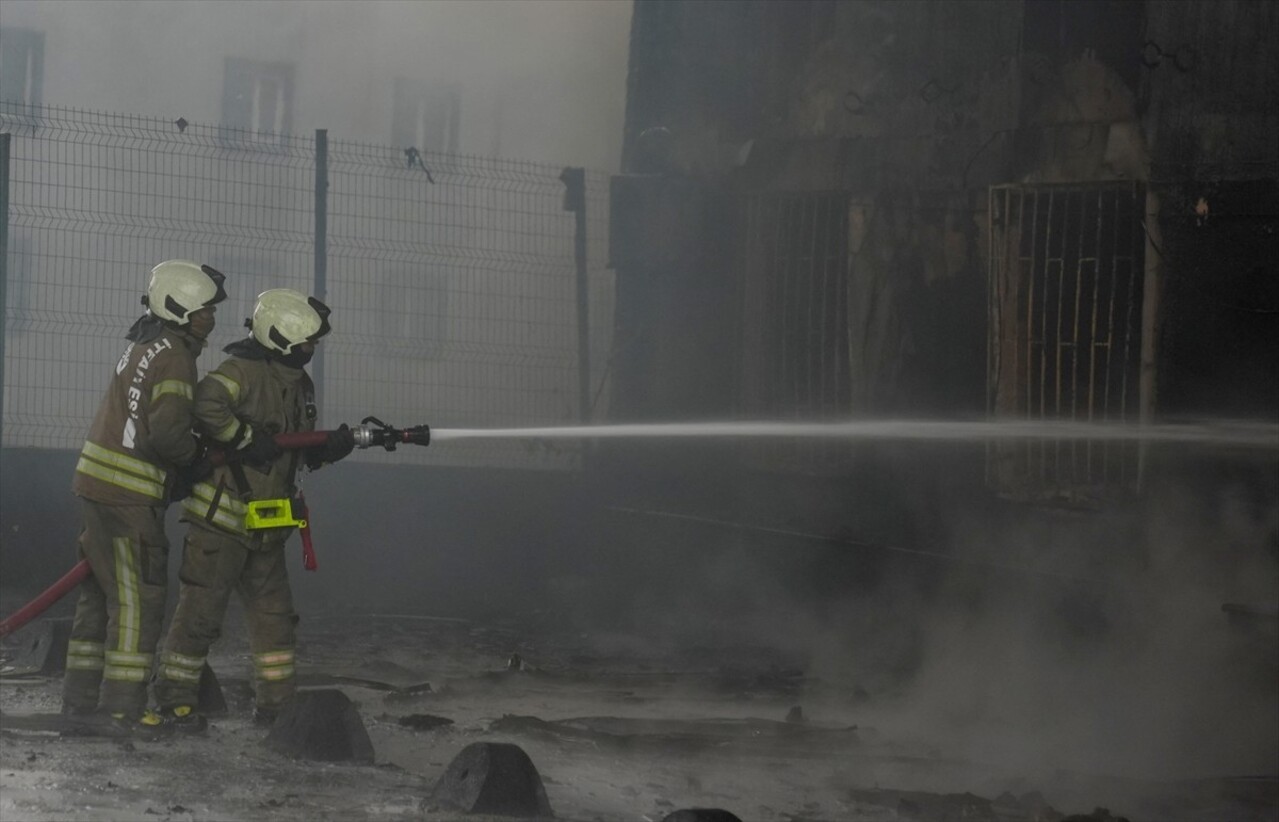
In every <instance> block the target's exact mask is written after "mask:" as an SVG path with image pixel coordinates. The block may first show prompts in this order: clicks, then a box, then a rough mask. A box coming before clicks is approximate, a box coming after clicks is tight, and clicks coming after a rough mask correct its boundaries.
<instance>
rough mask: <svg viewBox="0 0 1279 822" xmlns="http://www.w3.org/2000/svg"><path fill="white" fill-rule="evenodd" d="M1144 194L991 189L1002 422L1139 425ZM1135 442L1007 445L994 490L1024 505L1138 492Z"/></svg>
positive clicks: (990, 371)
mask: <svg viewBox="0 0 1279 822" xmlns="http://www.w3.org/2000/svg"><path fill="white" fill-rule="evenodd" d="M1144 203H1145V196H1144V191H1143V189H1142V188H1141V186H1140V185H1138V184H1137V183H1134V182H1116V183H1087V184H1077V185H1076V184H1067V185H1007V186H995V187H992V188H991V190H990V211H989V214H990V232H991V233H990V249H991V253H990V268H989V278H988V300H989V302H988V305H989V335H988V341H989V343H988V358H987V407H988V411H989V412H990V415H991V417H992V418H993V419H1016V420H1068V421H1079V422H1112V423H1115V422H1122V423H1135V422H1138V421H1139V420H1140V419H1142V418H1143V414H1142V411H1143V409H1144V408H1148V404H1149V402H1150V397H1148V396H1144V395H1143V391H1142V388H1141V379H1140V376H1141V374H1140V371H1141V362H1142V339H1143V337H1142V314H1143V312H1142V301H1143V278H1144V266H1143V258H1144V250H1145V238H1144V234H1143V231H1142V227H1141V226H1142V211H1143V207H1144ZM1140 464H1141V453H1140V447H1139V445H1138V444H1136V443H1128V442H1125V443H1114V442H1100V441H1068V442H1061V441H1055V442H1054V441H1043V440H1040V441H1033V442H1024V443H1001V444H998V445H993V446H991V447H990V449H989V451H988V453H987V466H986V468H987V470H986V476H987V484H988V485H989V486H990V487H991V488H992V489H993V490H995V491H996V492H997V493H999V494H1000V495H1002V496H1006V497H1011V498H1015V499H1035V500H1059V501H1071V502H1086V501H1096V500H1100V499H1103V498H1108V497H1113V496H1114V495H1116V494H1117V493H1118V494H1122V493H1125V492H1132V491H1136V490H1137V489H1138V487H1139V484H1140Z"/></svg>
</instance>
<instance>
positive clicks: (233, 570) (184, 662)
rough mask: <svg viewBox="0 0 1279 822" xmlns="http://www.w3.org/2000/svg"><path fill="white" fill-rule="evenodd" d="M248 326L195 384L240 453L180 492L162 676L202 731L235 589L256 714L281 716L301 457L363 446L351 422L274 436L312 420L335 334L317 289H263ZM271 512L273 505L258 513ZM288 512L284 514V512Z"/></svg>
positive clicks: (172, 715) (161, 686) (227, 444)
mask: <svg viewBox="0 0 1279 822" xmlns="http://www.w3.org/2000/svg"><path fill="white" fill-rule="evenodd" d="M246 324H247V325H248V326H249V336H248V337H247V338H246V339H243V340H240V341H239V342H235V343H232V344H231V345H229V346H227V347H226V349H225V350H226V352H227V353H228V354H230V355H231V356H230V357H229V358H227V359H226V360H225V361H223V362H222V364H221V365H219V366H218V367H217V368H216V369H214V370H213V371H212V372H210V373H209V374H208V375H207V376H206V377H205V378H204V379H203V380H201V381H200V384H199V385H198V386H197V387H196V391H195V406H196V407H195V417H196V427H197V430H199V431H201V432H202V433H204V434H206V435H207V436H209V437H210V438H212V439H213V440H215V441H217V442H218V443H220V444H221V445H222V446H223V447H224V448H225V449H226V450H227V451H228V453H230V454H232V455H234V456H238V457H239V458H238V459H236V458H234V456H233V458H232V459H230V460H229V461H228V463H227V464H226V465H224V466H221V467H219V468H217V469H216V470H215V472H214V473H213V476H211V477H210V478H209V479H208V480H206V481H204V482H201V483H199V484H197V485H196V486H195V488H194V490H193V491H192V494H191V496H190V497H188V498H187V500H186V501H185V502H184V503H183V506H182V508H183V513H182V519H183V521H185V522H187V523H189V528H188V531H187V540H186V550H185V552H184V555H183V560H182V569H181V573H180V579H181V581H182V584H181V588H180V590H179V594H178V606H177V610H176V612H175V613H174V615H173V622H172V624H171V625H170V627H169V633H168V636H167V637H166V639H165V643H164V651H163V653H162V654H161V657H160V667H159V672H158V679H157V682H156V696H157V699H158V700H159V703H160V707H161V710H162V713H164V714H165V715H166V717H167V718H168V720H169V721H170V723H171V724H173V725H174V726H175V727H177V728H179V729H181V730H189V731H195V732H198V731H202V730H203V729H204V728H205V727H206V725H207V720H206V719H205V718H204V717H203V716H202V715H201V714H200V713H199V704H198V695H199V684H200V672H201V670H202V669H203V668H204V665H205V660H206V658H207V656H208V653H209V646H210V645H212V644H213V642H214V641H215V640H216V639H217V638H218V636H219V635H220V634H221V629H222V620H223V617H224V616H225V614H226V608H227V603H228V601H229V599H230V596H231V592H232V590H235V591H237V592H238V593H239V596H240V598H241V600H242V601H243V604H244V610H245V616H246V618H247V622H248V628H249V644H250V648H251V650H252V653H253V668H254V675H255V676H254V679H255V692H256V711H255V719H256V720H257V721H258V722H260V723H267V722H270V721H272V720H273V719H274V717H275V715H276V713H278V711H279V708H280V706H281V704H282V703H283V702H284V701H285V700H287V699H288V698H289V697H290V696H292V695H293V692H294V667H293V666H294V657H293V653H294V646H295V644H296V643H295V637H294V625H295V624H296V623H297V615H296V614H295V613H294V610H293V597H292V593H291V591H290V589H289V579H288V575H287V573H286V570H285V561H284V543H285V541H286V540H287V539H288V538H289V535H290V534H292V533H293V531H294V530H295V527H296V525H297V523H294V522H290V521H287V520H291V519H292V515H291V514H288V513H285V514H283V515H281V512H289V511H291V510H292V506H291V505H290V501H291V500H292V498H293V497H294V496H295V495H296V494H297V484H296V479H297V473H298V469H299V467H300V463H303V462H304V463H305V464H306V465H307V466H308V467H309V468H311V469H316V468H319V467H320V466H322V465H325V464H327V463H332V462H336V461H337V460H339V459H342V458H343V457H345V456H346V455H347V454H349V453H351V450H352V449H353V448H354V447H355V436H354V434H353V432H352V431H351V430H350V429H349V428H348V427H347V426H345V425H343V426H342V427H341V428H339V429H338V430H336V431H334V432H332V433H331V434H330V435H329V438H328V440H327V441H326V443H325V444H324V445H321V446H318V447H316V448H313V449H310V450H308V451H304V452H298V451H282V450H281V449H280V448H279V447H278V446H277V445H276V444H275V442H274V441H273V439H272V435H274V434H282V433H292V432H301V431H313V430H315V421H316V416H317V411H316V405H315V388H314V385H313V383H312V382H311V377H310V376H309V375H308V374H307V373H306V371H305V370H304V366H306V364H307V363H308V362H310V360H311V357H312V356H313V355H314V353H315V348H316V345H317V344H318V343H319V341H320V339H321V338H322V337H324V336H325V335H326V334H328V333H329V309H328V307H327V306H325V305H324V304H323V303H322V302H320V301H319V300H317V299H315V298H314V297H308V296H306V295H304V294H301V293H299V292H297V291H293V290H290V289H286V288H277V289H272V290H270V291H264V292H263V293H262V294H260V295H258V298H257V302H256V304H255V305H254V307H253V316H252V318H250V319H249V320H248V321H247V322H246ZM263 511H270V512H272V513H271V515H270V516H262V515H260V512H263ZM281 516H283V519H282V518H281Z"/></svg>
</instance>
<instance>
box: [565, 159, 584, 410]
mask: <svg viewBox="0 0 1279 822" xmlns="http://www.w3.org/2000/svg"><path fill="white" fill-rule="evenodd" d="M560 181H561V182H563V183H564V210H565V211H572V212H573V214H574V217H575V218H576V220H575V227H574V231H573V260H574V262H575V263H577V417H578V420H579V421H580V422H582V423H588V422H590V421H591V324H590V310H589V302H588V301H589V299H590V291H589V288H588V283H587V279H586V169H584V168H572V167H569V168H565V169H564V170H563V171H562V172H560Z"/></svg>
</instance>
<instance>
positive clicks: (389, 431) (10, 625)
mask: <svg viewBox="0 0 1279 822" xmlns="http://www.w3.org/2000/svg"><path fill="white" fill-rule="evenodd" d="M369 423H373V424H374V425H370V424H369ZM375 426H376V427H375ZM351 430H352V432H353V433H354V434H355V445H356V447H357V448H370V447H373V446H376V445H380V446H382V447H383V448H385V449H386V450H388V451H394V450H395V446H396V445H398V444H399V443H409V444H412V445H427V444H429V443H430V441H431V430H430V428H429V427H427V426H425V425H418V426H414V427H413V428H404V429H399V428H392V427H390V426H389V425H387V424H385V423H383V422H382V421H381V420H378V419H377V418H375V417H365V418H364V421H363V422H362V423H360V425H357V426H355V427H354V428H352V429H351ZM330 433H331V432H329V431H300V432H296V433H291V434H276V435H275V444H276V445H278V446H280V447H281V448H284V449H286V450H293V449H298V448H313V447H315V446H317V445H323V444H324V443H325V441H326V440H327V439H328V438H329V434H330ZM209 461H210V462H212V463H213V464H214V465H221V464H223V463H224V462H225V461H226V455H225V453H224V452H222V451H210V452H209ZM303 506H304V512H303V514H302V516H303V518H304V519H307V520H308V525H307V526H306V527H305V528H304V529H302V530H303V534H302V552H303V564H304V566H305V567H306V568H307V570H315V567H316V565H315V551H314V550H313V549H312V547H311V533H310V531H311V528H310V524H309V512H306V511H305V503H303ZM89 574H90V568H89V560H87V559H82V560H80V561H79V562H77V563H76V564H75V565H73V566H71V570H70V571H67V572H66V573H65V574H63V575H62V577H61V579H59V580H58V581H57V582H55V583H53V584H52V585H50V586H49V587H48V588H47V589H45V591H44V592H43V593H41V594H40V595H39V596H37V597H36V598H35V599H33V600H31V601H30V602H28V603H27V604H26V605H23V606H22V607H21V608H19V609H18V610H16V611H14V612H13V613H12V614H10V615H9V616H7V617H5V619H4V621H2V622H0V639H2V638H4V637H7V636H8V635H9V634H11V633H13V632H14V631H16V630H18V629H19V628H21V627H22V626H23V625H26V624H27V623H28V622H30V621H31V620H33V619H35V618H36V617H38V616H40V615H41V614H43V613H44V612H45V611H47V610H49V608H50V607H52V606H53V603H55V602H57V601H58V600H60V599H62V598H63V597H64V596H66V595H67V594H68V593H69V592H70V591H71V589H72V588H74V587H76V586H77V585H79V584H80V583H81V582H83V581H84V580H85V578H86V577H88V576H89Z"/></svg>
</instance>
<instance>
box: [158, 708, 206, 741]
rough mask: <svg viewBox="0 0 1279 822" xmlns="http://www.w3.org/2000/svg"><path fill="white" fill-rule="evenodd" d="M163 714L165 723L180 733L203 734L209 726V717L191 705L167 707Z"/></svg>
mask: <svg viewBox="0 0 1279 822" xmlns="http://www.w3.org/2000/svg"><path fill="white" fill-rule="evenodd" d="M161 715H162V716H163V717H164V722H165V724H166V725H170V726H172V727H173V730H175V731H177V732H178V733H180V734H189V735H195V734H202V733H204V732H205V731H206V730H208V728H209V720H208V718H207V717H205V715H204V714H202V713H200V712H199V711H197V710H196V709H195V708H193V707H191V706H190V705H178V706H176V707H173V708H165V709H164V711H163V712H162V713H161Z"/></svg>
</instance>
